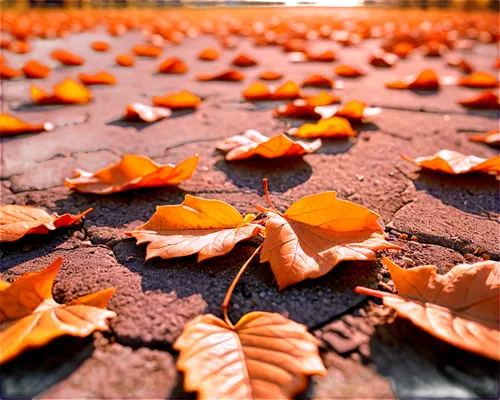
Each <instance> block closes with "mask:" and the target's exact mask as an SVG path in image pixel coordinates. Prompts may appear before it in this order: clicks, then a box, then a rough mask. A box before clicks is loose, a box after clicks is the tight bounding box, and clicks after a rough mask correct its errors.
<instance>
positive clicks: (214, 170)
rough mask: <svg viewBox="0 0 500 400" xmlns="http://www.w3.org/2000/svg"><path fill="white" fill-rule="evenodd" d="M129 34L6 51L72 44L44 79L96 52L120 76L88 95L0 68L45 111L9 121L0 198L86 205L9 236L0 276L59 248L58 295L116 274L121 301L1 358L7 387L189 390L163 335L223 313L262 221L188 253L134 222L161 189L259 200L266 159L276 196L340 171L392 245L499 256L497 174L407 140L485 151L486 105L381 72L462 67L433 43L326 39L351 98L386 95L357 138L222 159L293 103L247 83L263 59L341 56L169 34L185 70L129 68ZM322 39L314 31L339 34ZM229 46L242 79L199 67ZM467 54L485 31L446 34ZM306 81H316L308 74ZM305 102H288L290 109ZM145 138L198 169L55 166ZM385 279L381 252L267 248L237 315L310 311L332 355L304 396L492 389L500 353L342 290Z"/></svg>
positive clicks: (51, 256)
mask: <svg viewBox="0 0 500 400" xmlns="http://www.w3.org/2000/svg"><path fill="white" fill-rule="evenodd" d="M103 39H104V40H106V41H107V42H108V43H109V44H110V45H111V51H110V52H109V53H96V52H93V51H92V50H91V48H90V45H91V43H92V42H94V41H96V40H103ZM140 42H141V36H140V34H139V32H136V31H132V32H128V33H126V34H125V35H123V36H120V37H110V36H108V35H106V34H105V30H104V29H102V28H97V29H96V30H95V31H90V32H84V33H81V34H75V35H71V36H70V37H69V38H66V39H55V40H44V41H41V40H37V41H35V42H34V46H33V51H32V52H30V53H28V54H24V55H19V54H10V53H9V54H8V59H9V62H10V64H11V65H12V66H14V67H21V66H22V65H23V64H24V62H25V61H27V60H28V59H35V60H37V61H40V62H42V63H45V64H48V65H51V66H55V62H54V61H53V60H51V59H50V57H49V54H50V53H51V52H52V51H53V50H54V49H57V48H65V49H68V50H71V51H74V52H75V53H77V54H79V55H81V56H83V57H84V58H85V59H86V63H85V64H84V65H83V66H81V67H57V68H55V69H54V70H53V72H52V74H51V75H50V76H49V78H47V79H45V80H43V81H41V82H36V83H37V84H38V85H39V86H41V87H42V88H44V89H50V88H51V87H52V85H54V84H55V83H58V82H60V81H62V80H63V79H64V78H66V77H73V78H76V76H77V73H79V72H86V73H94V72H97V71H99V70H106V71H108V72H111V73H112V74H114V75H115V76H116V78H117V80H118V84H117V85H116V86H109V87H105V86H101V87H93V88H92V92H93V95H94V99H93V101H92V102H90V103H89V104H86V105H81V106H61V107H60V106H34V105H31V104H30V97H29V85H30V83H32V81H31V80H28V79H21V80H16V81H10V82H7V81H5V82H2V112H6V113H10V114H13V115H15V116H17V117H19V118H20V119H23V120H28V121H29V122H31V123H43V122H45V121H51V122H53V123H54V124H55V125H56V126H57V129H55V130H54V131H51V132H45V133H41V134H36V135H22V136H17V137H13V138H8V139H3V140H2V143H1V146H2V148H1V149H2V165H1V166H2V170H1V179H2V181H1V185H2V186H1V190H2V198H1V200H2V203H3V204H20V205H34V206H37V207H42V208H44V209H46V210H48V211H51V212H57V213H59V214H63V213H65V212H70V213H73V214H76V213H78V212H82V211H84V210H86V209H87V208H90V207H92V208H93V209H94V211H93V212H91V213H90V214H88V215H87V217H86V218H85V221H84V222H83V224H81V225H80V226H77V227H75V228H71V229H67V230H64V229H63V230H62V231H60V230H59V231H57V232H54V233H51V234H49V235H47V236H35V237H33V236H31V237H27V238H24V239H22V240H21V241H18V242H16V243H13V244H7V245H3V246H2V247H1V252H2V262H1V272H2V273H1V276H2V278H3V279H6V280H8V281H12V280H14V279H16V278H17V277H19V276H20V275H22V274H23V273H26V272H29V271H39V270H41V269H42V268H45V267H46V266H48V265H49V264H50V262H51V261H54V260H55V259H56V258H57V257H60V256H62V257H63V259H64V261H63V267H62V269H61V271H60V272H59V274H58V276H57V278H56V281H55V285H54V298H55V300H56V301H58V302H67V301H70V300H72V299H74V298H77V297H79V296H83V295H86V294H88V293H91V292H94V291H98V290H100V289H104V288H107V287H110V286H114V287H116V288H117V292H116V294H115V295H114V296H113V297H112V299H111V301H110V304H109V308H110V309H111V310H114V311H116V312H117V314H118V317H117V318H115V319H114V320H112V321H111V323H110V327H111V331H110V332H109V333H95V334H94V335H93V336H91V337H88V338H86V339H76V338H61V339H58V340H56V341H54V342H52V343H51V344H50V345H48V346H46V347H44V348H42V349H38V350H30V351H28V352H26V353H24V354H23V355H22V356H20V357H19V358H18V359H16V360H14V361H12V362H10V363H8V364H6V365H5V366H3V367H2V392H3V396H2V397H3V398H20V397H33V396H37V397H39V398H51V399H54V398H193V397H194V395H193V394H189V393H185V392H184V391H183V388H182V376H180V375H179V373H177V372H176V369H175V361H176V357H177V353H176V352H175V351H174V350H173V349H172V344H173V343H174V341H175V339H176V338H177V337H178V336H179V334H180V333H181V331H182V329H183V326H184V325H185V323H186V322H187V321H189V320H190V319H192V318H193V317H195V316H197V315H199V314H203V313H208V312H209V313H214V314H216V315H218V316H220V315H221V311H220V304H221V302H222V300H223V297H224V295H225V293H226V290H227V288H228V286H229V285H230V283H231V281H232V280H233V278H234V276H235V274H236V273H237V271H238V269H239V268H240V266H241V265H242V264H243V263H244V262H245V260H246V259H247V258H248V257H249V256H250V255H251V254H252V252H253V251H254V250H255V248H256V247H257V246H258V244H259V242H258V240H251V241H248V242H244V243H240V244H238V245H237V246H236V248H235V250H234V251H232V252H231V253H230V254H228V255H225V256H222V257H217V258H213V259H209V260H206V261H203V262H201V263H199V264H197V263H196V256H192V257H185V258H177V259H171V260H161V259H153V260H151V261H149V262H147V263H146V262H145V261H144V260H145V246H136V244H135V239H132V238H126V237H125V236H124V235H123V232H124V231H125V230H130V229H133V228H135V227H136V226H138V225H139V224H142V223H144V222H146V221H147V220H148V219H149V218H150V217H151V215H152V214H153V213H154V212H155V209H156V206H157V205H167V204H180V203H181V202H182V200H183V198H184V196H185V195H186V194H192V195H196V196H201V197H205V198H211V199H218V200H223V201H225V202H227V203H229V204H231V205H233V206H234V207H235V208H237V209H238V211H240V212H242V213H248V212H254V211H255V208H254V206H255V205H256V204H260V205H265V204H266V201H265V198H264V194H263V190H262V179H263V178H265V177H267V178H268V179H269V188H270V192H271V198H272V200H273V202H274V204H275V206H276V207H278V208H279V209H282V210H284V209H286V208H287V207H288V206H289V205H291V204H292V203H293V202H294V201H296V200H298V199H300V198H301V197H303V196H305V195H309V194H314V193H320V192H323V191H327V190H334V191H336V192H337V193H338V196H339V198H341V199H347V200H350V201H353V202H355V203H359V204H361V205H363V206H365V207H368V208H370V209H371V210H373V211H375V212H377V213H379V214H380V215H381V217H382V218H383V221H384V223H385V227H386V232H387V233H388V235H389V240H391V241H394V242H396V243H398V244H400V245H401V246H402V248H403V249H402V250H401V251H399V252H397V251H392V250H391V251H386V252H384V255H386V256H388V257H389V258H391V259H392V260H394V261H396V262H397V263H398V264H399V265H403V266H405V267H412V266H415V265H423V264H435V265H437V266H438V268H439V272H440V273H445V272H447V271H448V270H449V269H450V268H451V267H453V266H454V265H456V264H459V263H472V262H476V261H480V260H482V259H483V258H484V259H493V260H499V259H500V246H499V243H498V242H499V241H498V237H499V236H498V234H499V220H498V217H499V214H500V201H499V197H498V183H497V181H496V180H495V178H494V177H491V176H481V175H466V176H450V175H443V174H439V173H430V172H425V171H420V170H419V168H418V167H416V166H414V165H413V164H409V163H408V162H406V161H404V160H402V159H401V158H400V155H401V154H406V155H408V156H410V157H416V156H421V155H430V154H434V153H435V152H437V151H438V150H441V149H444V148H447V149H450V150H455V151H459V152H461V153H464V154H474V155H476V156H479V157H484V158H487V157H491V156H494V155H496V154H497V151H496V150H495V149H493V148H490V147H487V146H486V145H483V144H479V143H472V142H470V141H469V140H468V136H470V135H471V134H472V133H475V132H486V131H489V130H493V129H498V119H497V118H498V115H497V113H496V112H471V111H467V110H466V109H464V108H462V107H461V106H459V105H457V104H456V101H457V100H459V99H462V98H467V97H471V96H472V95H473V94H475V93H478V91H477V90H474V89H468V88H462V87H458V86H447V87H444V88H443V89H442V90H440V91H439V92H437V93H434V94H432V95H428V94H426V95H423V94H418V93H414V92H412V91H395V90H389V89H385V88H384V82H387V81H391V80H395V79H398V78H401V77H404V76H406V75H408V74H412V73H417V72H419V71H421V70H423V69H425V68H432V69H433V70H434V71H436V72H437V74H438V75H439V76H460V72H459V71H457V70H456V69H453V68H450V67H448V66H447V65H446V62H445V60H444V59H443V58H424V57H423V56H421V55H420V54H418V52H416V53H414V54H412V55H411V57H409V58H408V59H407V60H400V61H399V62H398V64H397V65H396V66H395V67H394V68H391V69H377V68H374V67H371V66H369V65H368V63H367V58H368V54H369V53H370V52H371V51H372V50H373V49H375V48H378V47H379V45H380V43H379V40H377V39H370V40H365V41H363V42H362V43H361V44H360V45H357V46H352V47H340V46H338V45H333V48H334V50H336V51H337V53H338V55H339V58H340V60H341V61H340V62H345V63H348V64H352V65H359V66H362V67H364V68H366V69H367V70H368V74H367V75H366V76H365V77H361V78H357V79H353V80H352V79H351V80H348V79H342V80H343V81H344V88H343V89H342V90H338V91H336V94H338V95H339V96H340V97H341V98H342V100H343V102H346V101H349V100H360V101H363V102H366V103H368V104H370V105H372V106H377V107H381V108H382V110H383V112H382V114H380V115H379V116H377V118H376V119H374V120H373V121H372V122H371V123H370V124H364V125H361V126H359V127H357V131H358V136H357V138H356V139H355V140H345V141H343V140H340V141H339V140H324V142H323V146H322V147H321V148H320V150H319V151H318V152H316V153H314V154H310V155H306V156H304V157H303V158H299V159H296V158H292V159H277V160H265V161H263V160H248V161H240V162H232V163H229V162H226V161H225V160H224V156H223V154H222V153H220V152H217V151H216V150H215V143H216V142H217V141H218V140H220V139H223V138H225V137H227V136H231V135H236V134H239V133H242V132H243V131H244V130H246V129H256V130H258V131H260V132H262V133H263V134H265V135H267V136H270V135H272V134H275V133H277V132H281V131H284V130H286V129H287V128H288V127H289V126H288V125H287V124H288V123H289V121H283V120H280V119H276V118H274V117H273V116H272V112H271V108H267V107H257V108H255V107H253V106H252V105H251V104H249V103H245V102H244V101H243V100H242V96H241V92H242V90H243V89H245V88H246V87H248V86H249V84H250V83H251V82H254V81H257V80H258V79H257V76H258V75H259V74H260V72H262V71H264V70H267V69H271V70H276V71H278V72H281V73H283V74H284V76H285V78H284V79H291V80H294V81H296V82H301V81H302V80H303V79H304V78H305V77H306V76H308V75H310V74H312V73H319V74H324V75H325V76H331V75H332V69H333V66H336V65H338V64H340V62H336V63H304V64H292V63H290V62H288V61H287V58H286V57H287V56H286V54H285V53H282V52H281V50H280V49H279V48H275V47H259V48H256V47H254V46H253V45H252V43H251V42H250V40H248V39H245V38H238V39H237V45H238V46H237V49H232V50H229V49H224V50H223V51H222V53H221V57H220V59H219V60H217V61H215V62H212V63H206V62H203V61H199V60H198V59H197V54H198V53H199V52H200V51H201V50H202V49H203V48H207V47H215V48H218V47H219V45H218V42H217V41H216V40H215V39H214V38H213V37H211V36H200V37H198V38H196V39H186V40H185V41H184V42H183V43H182V44H181V45H178V46H166V47H165V49H164V52H163V54H162V56H161V60H163V59H164V58H166V57H170V56H177V57H180V58H182V59H183V60H184V61H185V62H186V63H187V65H188V66H189V68H190V70H189V72H188V73H187V74H185V75H182V76H176V75H161V74H157V73H156V72H155V71H156V67H157V65H158V64H159V63H160V61H161V60H160V58H159V59H147V58H137V59H136V65H135V66H134V67H133V68H122V67H118V66H116V65H115V63H114V58H115V56H116V55H117V54H119V53H124V52H129V51H130V49H131V47H132V46H133V45H135V44H139V43H140ZM331 48H332V44H331V42H327V41H321V40H318V41H315V42H313V43H312V44H311V50H315V51H316V50H317V51H320V50H324V49H331ZM238 52H245V53H248V54H250V55H252V56H253V57H255V59H257V60H258V61H259V65H258V66H257V67H252V68H246V69H245V70H244V71H243V73H245V74H246V79H245V81H244V82H241V83H226V82H201V83H200V82H197V81H196V80H195V75H196V74H197V73H201V72H209V71H210V72H215V71H219V70H223V69H224V68H226V67H227V66H228V64H229V63H230V61H231V60H232V58H234V56H235V55H236V54H237V53H238ZM456 53H457V54H460V55H462V56H465V57H466V58H467V60H469V61H470V62H471V64H472V65H474V66H476V68H477V69H478V70H484V71H487V72H490V73H495V71H494V70H492V65H493V62H494V57H496V56H497V50H496V46H495V45H494V44H478V45H477V46H476V48H475V49H474V50H473V51H468V52H463V53H461V52H460V51H459V52H456ZM180 90H189V91H191V92H193V93H195V94H197V95H199V96H201V97H202V98H203V102H202V104H201V105H200V106H199V108H198V110H197V111H195V112H191V113H187V114H183V115H180V116H178V117H176V118H169V119H164V120H162V121H160V122H157V123H152V124H139V123H128V122H124V121H120V120H119V117H120V116H121V115H122V114H123V113H124V109H125V106H126V104H128V103H132V102H136V101H139V102H144V103H147V104H149V100H150V98H151V97H152V96H153V95H163V94H165V93H169V92H176V91H180ZM319 91H320V90H319V89H310V90H308V92H310V93H315V92H319ZM303 122H304V121H294V122H293V125H294V126H298V125H300V124H301V123H303ZM127 153H131V154H140V155H145V156H148V157H151V158H152V159H153V160H154V161H156V162H159V163H177V162H179V161H181V160H182V159H184V158H187V157H189V156H192V155H193V154H195V153H198V154H199V155H200V163H199V165H198V168H197V170H196V172H195V173H194V175H193V177H192V178H191V179H190V180H188V181H185V182H183V183H182V184H180V185H179V186H178V187H173V188H171V187H164V188H157V189H148V190H137V191H131V192H125V193H120V194H114V195H109V196H97V195H84V194H79V193H73V192H70V191H69V189H68V188H66V187H65V186H64V185H63V180H64V178H66V177H72V176H73V171H74V169H75V168H80V169H83V170H87V171H96V170H98V169H100V168H103V167H105V166H107V165H109V164H110V163H114V162H116V161H118V160H119V158H120V157H121V156H122V155H123V154H127ZM358 285H360V286H366V287H371V288H378V287H381V286H380V285H392V281H390V275H389V273H388V271H387V270H386V269H385V268H384V267H383V266H382V265H381V263H380V262H378V261H374V262H363V263H362V262H344V263H342V264H341V265H339V266H337V267H336V268H334V269H333V270H332V271H331V272H330V273H329V274H327V275H326V276H324V277H321V278H318V279H315V280H307V281H305V282H302V283H300V284H296V285H293V286H292V287H289V288H287V289H285V290H283V291H282V292H279V291H278V288H277V284H276V282H275V281H274V278H273V274H272V272H271V269H270V266H269V264H267V263H265V264H259V263H258V260H257V261H254V262H252V264H251V266H250V268H249V269H248V271H247V272H246V273H245V274H244V275H243V277H242V279H241V280H240V282H239V284H238V286H237V287H236V290H235V292H234V295H233V300H232V304H233V305H232V309H231V317H232V319H233V320H234V321H235V320H237V319H238V318H239V317H241V316H242V315H243V314H245V313H247V312H249V311H251V310H262V311H274V312H279V313H282V314H284V315H286V316H288V317H289V318H291V319H293V320H295V321H298V322H301V323H303V324H306V325H307V326H308V327H309V329H310V330H311V332H313V334H314V335H315V336H316V337H317V339H318V341H319V343H320V350H321V356H322V358H323V361H324V363H325V366H326V367H327V368H328V375H327V376H325V377H315V378H313V379H312V382H311V385H310V388H309V390H308V391H307V392H306V393H305V394H304V395H302V397H303V398H332V397H336V398H353V399H360V398H368V397H369V398H375V397H376V398H394V397H398V398H407V397H412V398H413V397H419V398H421V397H459V398H497V395H498V364H497V363H495V362H494V361H490V360H487V359H484V358H481V357H479V356H475V355H473V354H470V353H467V352H465V351H461V350H459V349H457V348H454V347H453V346H451V345H448V344H446V343H444V342H441V341H439V340H438V339H435V338H433V337H432V336H431V335H429V334H427V333H425V332H423V331H421V330H420V329H418V328H417V327H415V326H413V325H412V324H411V323H410V322H408V321H405V320H402V319H401V318H395V317H394V314H393V313H392V312H390V311H389V310H387V309H384V308H382V307H381V306H380V303H379V302H378V301H376V300H375V301H374V300H370V299H368V298H366V297H365V296H361V295H357V294H354V292H353V289H354V287H355V286H358Z"/></svg>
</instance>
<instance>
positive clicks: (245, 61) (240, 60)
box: [231, 53, 258, 68]
mask: <svg viewBox="0 0 500 400" xmlns="http://www.w3.org/2000/svg"><path fill="white" fill-rule="evenodd" d="M231 64H232V65H234V66H235V67H240V68H246V67H254V66H256V65H257V64H258V63H257V61H255V60H254V59H253V58H252V57H250V56H248V55H247V54H244V53H240V54H238V55H237V56H236V57H235V58H234V59H233V61H232V62H231Z"/></svg>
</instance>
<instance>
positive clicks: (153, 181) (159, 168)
mask: <svg viewBox="0 0 500 400" xmlns="http://www.w3.org/2000/svg"><path fill="white" fill-rule="evenodd" d="M198 159H199V156H198V155H195V156H193V157H190V158H187V159H185V160H184V161H181V162H180V163H179V164H177V165H173V164H165V165H161V164H157V163H155V162H154V161H153V160H151V159H150V158H148V157H144V156H138V155H133V154H125V155H124V156H123V157H122V159H121V160H120V161H119V162H118V163H116V164H112V165H110V166H108V167H106V168H103V169H101V170H99V171H97V172H95V173H91V172H86V171H82V170H79V169H77V170H76V172H75V175H76V176H75V178H73V179H65V180H64V184H65V185H66V186H68V187H69V188H70V189H72V190H76V191H78V192H82V193H95V194H111V193H117V192H124V191H126V190H133V189H139V188H145V187H158V186H166V185H177V184H179V183H180V182H182V181H184V180H186V179H189V178H191V175H193V172H194V170H195V169H196V166H197V165H198Z"/></svg>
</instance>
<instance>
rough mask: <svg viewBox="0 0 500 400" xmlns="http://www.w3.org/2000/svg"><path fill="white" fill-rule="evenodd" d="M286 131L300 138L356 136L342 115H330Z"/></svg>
mask: <svg viewBox="0 0 500 400" xmlns="http://www.w3.org/2000/svg"><path fill="white" fill-rule="evenodd" d="M288 133H289V134H290V135H293V136H297V137H300V138H316V137H329V138H331V137H348V136H356V131H355V130H354V129H352V127H351V124H350V123H349V121H348V120H347V119H345V118H342V117H331V118H328V119H322V120H319V121H318V122H316V123H315V124H304V125H302V126H301V127H300V128H298V129H297V130H292V131H289V132H288Z"/></svg>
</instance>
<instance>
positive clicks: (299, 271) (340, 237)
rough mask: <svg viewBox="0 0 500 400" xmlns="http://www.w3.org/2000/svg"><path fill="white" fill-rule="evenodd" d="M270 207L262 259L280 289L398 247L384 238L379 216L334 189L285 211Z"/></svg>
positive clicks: (309, 198) (303, 199)
mask: <svg viewBox="0 0 500 400" xmlns="http://www.w3.org/2000/svg"><path fill="white" fill-rule="evenodd" d="M259 209H260V208H259ZM263 210H264V209H263ZM265 211H266V212H267V215H268V219H267V221H266V236H265V239H264V244H263V247H262V251H261V257H260V261H261V262H266V261H269V262H270V263H271V268H272V270H273V273H274V276H275V278H276V281H277V282H278V286H279V288H280V290H281V289H283V288H285V287H286V286H289V285H292V284H294V283H297V282H300V281H303V280H304V279H306V278H317V277H319V276H322V275H325V274H326V273H328V272H330V271H331V270H332V268H334V267H335V266H336V265H337V264H339V263H340V262H342V261H345V260H360V261H362V260H375V259H376V251H377V250H383V249H398V248H399V247H398V246H396V245H393V244H391V243H389V242H387V241H386V240H385V237H384V231H383V229H382V228H381V226H380V225H379V223H378V219H379V215H378V214H376V213H375V212H373V211H371V210H369V209H367V208H365V207H363V206H361V205H358V204H355V203H351V202H350V201H346V200H339V199H337V195H336V193H335V192H324V193H320V194H315V195H310V196H306V197H303V198H302V199H300V200H298V201H296V202H295V203H293V204H292V205H291V206H290V208H289V209H288V210H287V211H286V212H285V213H284V214H281V213H278V212H277V211H276V210H274V209H265Z"/></svg>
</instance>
